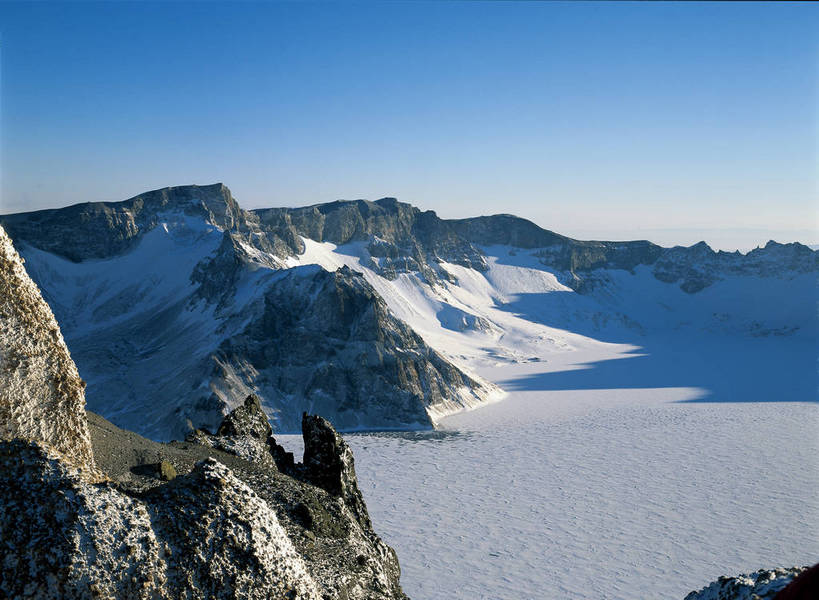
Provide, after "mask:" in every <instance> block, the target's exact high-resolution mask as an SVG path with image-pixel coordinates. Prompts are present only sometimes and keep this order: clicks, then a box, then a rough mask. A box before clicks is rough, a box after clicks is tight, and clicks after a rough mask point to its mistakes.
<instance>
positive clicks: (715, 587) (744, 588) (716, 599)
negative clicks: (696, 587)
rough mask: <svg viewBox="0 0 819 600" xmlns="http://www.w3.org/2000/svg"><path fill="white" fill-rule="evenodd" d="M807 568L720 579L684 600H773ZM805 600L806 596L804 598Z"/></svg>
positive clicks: (769, 571)
mask: <svg viewBox="0 0 819 600" xmlns="http://www.w3.org/2000/svg"><path fill="white" fill-rule="evenodd" d="M806 570H807V567H791V568H787V569H785V568H779V569H760V570H759V571H757V572H755V573H749V574H747V575H745V574H743V575H738V576H737V577H720V578H719V579H717V580H716V581H714V582H713V583H711V584H709V585H708V586H706V587H704V588H702V589H701V590H700V591H698V592H691V593H690V594H688V595H687V596H686V597H685V600H774V598H776V597H777V594H779V592H781V591H782V590H783V589H785V588H786V587H787V586H788V584H789V583H790V582H791V581H793V580H794V578H795V577H797V576H798V575H799V574H801V573H802V572H804V571H806ZM805 600H807V596H806V597H805Z"/></svg>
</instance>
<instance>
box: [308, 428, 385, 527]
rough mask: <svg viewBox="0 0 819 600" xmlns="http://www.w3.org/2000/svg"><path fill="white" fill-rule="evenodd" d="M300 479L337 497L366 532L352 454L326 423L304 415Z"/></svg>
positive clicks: (365, 517)
mask: <svg viewBox="0 0 819 600" xmlns="http://www.w3.org/2000/svg"><path fill="white" fill-rule="evenodd" d="M301 427H302V437H303V438H304V462H303V464H302V473H303V478H304V479H305V480H306V481H309V482H310V483H313V484H315V485H317V486H319V487H320V488H321V489H323V490H325V491H327V492H329V493H330V494H332V495H334V496H338V497H340V498H342V499H343V500H344V503H345V504H346V505H347V506H348V507H349V508H350V510H352V512H353V514H354V515H355V516H356V519H357V520H358V522H359V523H360V524H361V526H362V527H365V528H369V527H371V524H370V517H369V515H368V514H367V507H366V506H365V505H364V498H363V496H362V495H361V491H360V490H359V489H358V480H357V479H356V476H355V464H354V460H353V451H352V450H350V447H349V446H348V445H347V442H345V441H344V438H342V437H341V436H340V435H339V434H338V433H337V432H336V430H335V429H333V426H332V425H330V423H329V421H327V420H326V419H323V418H321V417H319V416H313V415H308V414H307V413H304V415H303V417H302V425H301Z"/></svg>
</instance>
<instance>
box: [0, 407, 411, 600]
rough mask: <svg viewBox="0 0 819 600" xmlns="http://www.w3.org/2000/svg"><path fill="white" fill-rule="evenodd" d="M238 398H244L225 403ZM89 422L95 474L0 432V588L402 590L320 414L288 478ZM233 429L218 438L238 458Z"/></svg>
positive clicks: (292, 593)
mask: <svg viewBox="0 0 819 600" xmlns="http://www.w3.org/2000/svg"><path fill="white" fill-rule="evenodd" d="M248 406H250V408H251V409H252V408H253V407H254V406H258V404H255V403H254V402H249V403H248V404H247V405H245V406H243V407H242V408H241V409H237V410H240V411H241V410H244V412H245V413H248V412H251V411H249V410H247V407H248ZM260 415H263V413H261V410H260V409H259V412H258V413H257V414H256V415H253V418H254V419H256V418H257V417H258V416H260ZM235 416H236V415H231V416H229V417H228V419H232V418H234V417H235ZM234 420H235V419H234ZM89 423H90V430H91V435H92V439H93V441H94V451H95V456H96V459H97V465H98V467H99V468H100V469H101V470H102V471H103V472H105V473H106V475H107V476H108V477H109V480H108V481H107V482H106V483H102V484H99V483H96V484H95V483H91V482H89V481H87V479H86V478H84V477H83V475H82V473H80V472H79V471H78V470H76V469H74V468H73V467H71V466H70V465H68V464H66V463H65V462H64V461H63V460H62V458H61V455H60V454H58V453H56V452H54V451H53V450H52V449H51V448H49V447H48V446H47V445H45V444H42V443H38V442H32V441H27V440H13V441H8V442H0V508H1V510H0V597H4V598H22V597H36V598H67V597H68V598H82V597H88V598H91V597H116V598H180V597H189V598H236V597H241V598H260V599H261V598H282V599H284V598H304V599H313V598H315V599H327V600H330V599H333V600H335V599H337V598H345V599H349V600H353V599H361V600H364V599H374V600H375V599H384V600H386V599H403V598H405V596H404V594H403V592H402V591H401V587H400V584H399V578H400V568H399V566H398V560H397V558H396V556H395V552H394V551H393V550H392V549H391V548H390V547H389V546H387V545H386V544H384V543H383V542H382V541H381V540H380V539H379V538H378V536H377V535H376V534H375V532H374V531H373V529H372V526H371V524H370V520H369V517H368V515H367V509H366V506H365V505H364V502H363V500H362V498H361V493H360V491H359V490H358V486H357V484H356V478H355V471H354V466H353V461H352V453H351V452H350V450H349V447H348V446H347V445H346V443H345V442H344V441H343V439H341V437H340V436H339V435H338V434H337V433H336V432H335V430H333V428H332V426H331V425H330V424H329V423H328V422H327V421H325V420H324V419H320V418H317V417H310V416H305V423H306V424H307V426H306V427H305V437H304V439H305V457H309V460H307V461H306V462H305V464H294V465H293V466H292V468H291V469H290V474H285V473H282V472H281V471H279V470H278V469H277V467H276V466H275V464H272V463H273V461H270V462H267V461H262V462H258V461H254V460H247V459H245V458H242V457H241V456H239V455H237V454H230V453H228V452H224V451H221V450H218V449H216V448H215V447H211V445H205V444H200V443H196V442H193V441H187V442H172V443H170V444H160V443H156V442H152V441H150V440H147V439H145V438H142V437H140V436H138V435H136V434H134V433H132V432H128V431H124V430H121V429H119V428H117V427H115V426H114V425H112V424H111V423H109V422H107V421H105V420H104V419H102V418H101V417H99V416H97V415H94V414H93V413H89ZM232 426H233V425H232V424H229V425H228V426H227V428H230V427H232ZM198 435H200V436H203V437H206V438H207V439H208V440H210V442H211V443H212V445H214V446H215V445H217V444H216V443H217V442H218V440H219V438H220V436H213V435H209V434H207V433H205V432H199V434H198ZM243 436H244V437H248V438H251V437H252V435H245V434H237V433H234V434H232V436H231V437H232V438H233V439H232V441H233V442H234V443H235V447H237V448H239V450H238V451H237V452H238V454H242V453H243V448H245V447H246V446H245V445H244V444H241V443H238V441H239V438H240V437H243ZM253 440H255V441H258V438H253ZM328 440H332V441H333V442H332V443H330V444H328V443H327V442H328ZM247 441H248V444H253V443H255V442H250V441H249V440H247ZM263 443H265V444H267V445H268V447H271V446H273V445H275V441H274V440H273V439H272V438H270V439H268V440H263ZM222 447H223V448H230V445H229V444H224V445H223V446H222ZM319 457H320V459H319ZM317 459H318V460H317ZM163 462H164V463H166V464H169V465H171V466H172V468H173V470H174V471H175V472H176V473H177V475H176V477H175V478H173V480H172V481H170V482H165V481H164V478H163V477H162V475H161V473H160V472H159V471H158V470H157V469H156V466H157V465H158V464H162V463H163Z"/></svg>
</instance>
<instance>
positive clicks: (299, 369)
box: [211, 266, 491, 431]
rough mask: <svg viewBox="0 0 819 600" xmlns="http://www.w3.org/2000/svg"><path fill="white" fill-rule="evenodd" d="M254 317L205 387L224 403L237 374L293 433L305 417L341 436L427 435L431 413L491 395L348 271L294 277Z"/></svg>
mask: <svg viewBox="0 0 819 600" xmlns="http://www.w3.org/2000/svg"><path fill="white" fill-rule="evenodd" d="M251 314H252V315H253V316H252V317H250V318H248V321H249V323H248V325H247V326H246V327H245V328H244V329H243V330H241V331H240V332H238V333H237V334H236V335H233V336H231V337H229V338H227V339H225V340H224V341H223V342H222V343H221V344H220V346H219V348H218V349H217V351H216V352H215V354H214V356H215V361H214V362H215V366H214V371H213V372H212V374H211V387H212V389H214V390H216V391H215V392H214V394H216V395H217V397H218V398H219V400H221V401H224V402H227V400H228V397H229V396H228V392H226V391H224V390H225V387H226V386H227V385H228V383H229V380H230V379H231V378H232V377H235V376H236V374H242V378H243V379H244V380H246V381H248V382H249V386H250V387H252V388H253V389H254V390H256V391H257V393H259V394H260V395H261V396H262V397H264V398H265V405H266V406H267V407H268V408H269V410H270V414H271V417H272V419H273V421H274V423H275V424H276V425H277V428H279V429H280V430H285V431H292V430H298V428H299V427H300V422H301V419H300V416H297V415H300V414H301V412H302V411H303V410H308V409H309V410H311V411H315V412H318V413H320V414H326V415H332V419H333V421H334V422H335V423H336V424H337V426H339V427H342V428H346V429H358V428H367V427H371V426H372V424H378V426H379V427H382V428H407V427H410V428H417V427H430V426H431V425H432V421H431V418H430V416H429V412H428V411H443V410H444V409H445V408H446V407H453V406H457V405H458V404H459V403H461V404H467V403H468V402H470V400H471V401H473V402H479V401H480V397H481V395H482V394H488V393H489V392H490V391H491V390H490V387H489V386H487V385H486V384H485V383H483V382H479V381H477V380H475V379H472V378H471V377H469V376H468V375H466V374H464V373H462V372H461V371H459V370H458V369H456V368H455V367H454V366H452V365H451V364H450V363H449V362H448V361H447V360H446V359H444V358H443V357H442V356H441V355H440V354H438V353H437V352H435V351H434V350H432V349H431V348H430V347H429V346H428V345H427V344H426V343H424V341H423V340H422V339H421V338H420V337H419V336H418V334H416V333H415V332H414V331H413V330H412V329H411V328H410V327H409V326H407V325H406V324H405V323H403V322H401V321H399V320H398V319H396V318H395V317H394V316H393V315H392V314H391V313H390V311H389V310H388V309H387V306H386V304H385V303H384V301H383V300H382V299H381V298H380V297H379V296H378V294H376V293H375V290H374V289H373V288H372V286H370V284H369V283H367V281H366V280H365V279H364V277H363V276H362V275H360V274H358V273H355V272H354V271H352V270H350V269H348V268H346V267H344V268H341V269H339V270H338V271H336V272H333V273H331V272H328V271H325V270H323V269H321V268H319V267H315V266H308V267H299V268H296V269H291V270H290V271H288V273H287V274H286V275H285V276H284V277H281V278H279V279H277V280H276V281H274V282H272V283H271V284H269V286H268V287H267V290H266V292H265V294H264V297H263V303H262V304H261V306H260V310H259V311H258V312H255V313H251ZM272 340H275V342H274V343H271V341H272Z"/></svg>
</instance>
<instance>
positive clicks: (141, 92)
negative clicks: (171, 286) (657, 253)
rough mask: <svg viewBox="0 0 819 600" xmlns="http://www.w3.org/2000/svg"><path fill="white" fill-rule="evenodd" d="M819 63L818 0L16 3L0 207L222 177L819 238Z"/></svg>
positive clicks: (266, 195) (264, 192) (606, 223)
mask: <svg viewBox="0 0 819 600" xmlns="http://www.w3.org/2000/svg"><path fill="white" fill-rule="evenodd" d="M818 76H819V7H817V6H816V5H813V4H810V3H808V4H790V3H770V4H767V3H748V4H746V3H724V4H695V3H616V2H602V3H551V2H525V3H524V2H502V3H489V2H479V3H477V2H472V3H466V2H465V3H462V2H439V3H427V2H410V3H401V2H390V3H378V4H374V3H367V4H364V3H356V4H350V3H307V4H305V3H281V4H279V3H257V4H242V3H230V4H218V3H198V4H183V3H170V4H167V3H166V4H146V3H138V4H127V3H108V4H87V3H61V4H45V3H33V4H9V3H3V4H0V106H1V111H2V112H1V116H2V118H1V119H0V143H1V145H0V148H2V196H0V212H16V211H22V210H34V209H37V208H44V207H56V206H63V205H67V204H73V203H76V202H84V201H95V200H123V199H126V198H128V197H131V196H134V195H136V194H138V193H140V192H142V191H145V190H149V189H155V188H159V187H163V186H166V185H180V184H186V183H202V184H204V183H212V182H216V181H222V182H224V183H226V184H227V185H228V186H229V187H230V188H231V190H232V191H233V193H234V196H236V198H237V199H238V200H239V202H240V204H241V205H242V206H244V207H246V208H254V207H261V206H297V205H304V204H315V203H319V202H327V201H331V200H335V199H338V198H346V199H351V198H369V199H377V198H380V197H383V196H396V197H398V198H399V199H401V200H403V201H406V202H410V203H412V204H414V205H416V206H419V207H420V208H424V209H434V210H436V211H437V212H438V214H439V215H441V216H444V217H464V216H473V215H478V214H491V213H498V212H509V213H515V214H518V215H520V216H524V217H527V218H530V219H532V220H533V221H535V222H537V223H538V224H540V225H542V226H544V227H547V228H549V229H553V230H555V231H558V232H560V233H564V234H568V235H573V236H575V237H581V238H590V237H591V238H609V239H628V238H649V239H652V240H654V241H657V242H660V243H663V244H666V245H669V244H675V243H685V244H690V243H693V242H695V241H697V240H699V239H705V240H706V241H708V242H709V243H711V244H712V245H713V246H714V247H719V248H735V247H739V248H749V247H753V246H756V245H757V244H760V243H764V242H765V241H767V240H768V239H769V238H774V239H777V240H779V241H793V240H799V241H803V242H806V243H816V242H819V234H817V227H819V222H818V220H817V162H816V161H817V100H819V97H817V77H818Z"/></svg>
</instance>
